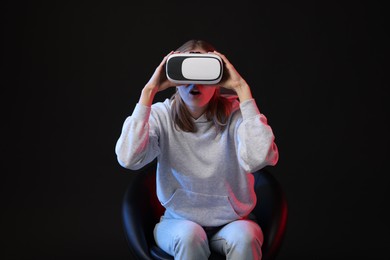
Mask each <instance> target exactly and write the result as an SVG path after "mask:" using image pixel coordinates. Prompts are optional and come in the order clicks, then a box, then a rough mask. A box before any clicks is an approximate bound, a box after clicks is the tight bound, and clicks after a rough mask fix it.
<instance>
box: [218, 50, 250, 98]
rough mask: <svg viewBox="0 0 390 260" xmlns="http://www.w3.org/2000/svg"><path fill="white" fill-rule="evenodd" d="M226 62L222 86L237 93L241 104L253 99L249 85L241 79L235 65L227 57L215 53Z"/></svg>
mask: <svg viewBox="0 0 390 260" xmlns="http://www.w3.org/2000/svg"><path fill="white" fill-rule="evenodd" d="M214 53H215V54H217V55H218V56H219V57H221V59H222V60H223V62H224V68H225V70H224V75H223V77H222V80H221V81H220V83H219V84H220V85H221V86H222V87H224V88H226V89H231V90H233V91H235V92H236V93H237V95H238V98H239V99H240V102H243V101H245V100H247V99H251V98H252V93H251V91H250V88H249V85H248V84H247V83H246V81H245V80H244V79H243V78H242V77H241V75H240V74H239V73H238V72H237V70H236V69H235V68H234V66H233V64H231V63H230V61H229V60H228V59H227V58H226V56H225V55H223V54H221V53H219V52H217V51H214Z"/></svg>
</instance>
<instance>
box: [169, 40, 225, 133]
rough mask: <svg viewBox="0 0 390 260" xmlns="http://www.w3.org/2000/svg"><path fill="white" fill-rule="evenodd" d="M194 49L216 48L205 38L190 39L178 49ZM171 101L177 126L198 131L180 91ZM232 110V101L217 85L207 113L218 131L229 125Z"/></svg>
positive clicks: (208, 49) (183, 50) (190, 130)
mask: <svg viewBox="0 0 390 260" xmlns="http://www.w3.org/2000/svg"><path fill="white" fill-rule="evenodd" d="M194 49H202V50H204V51H207V52H209V51H210V52H212V51H214V50H216V49H215V48H214V46H212V45H211V44H210V43H208V42H205V41H203V40H189V41H187V42H185V43H184V44H183V45H181V46H180V47H179V48H178V49H177V51H180V52H187V51H191V50H194ZM171 101H172V109H171V115H172V118H173V121H174V123H175V127H178V128H179V129H181V130H183V131H185V132H196V131H197V129H196V126H195V124H194V121H193V119H192V117H191V114H190V112H189V111H188V108H187V106H186V105H185V103H184V101H183V99H182V98H181V97H180V95H179V92H178V91H176V93H175V94H173V95H172V97H171ZM231 110H232V106H231V102H230V101H229V100H228V99H227V98H225V97H223V96H221V94H220V87H216V89H215V92H214V95H213V96H212V98H211V99H210V101H209V103H208V106H207V108H206V112H205V115H206V118H207V120H210V121H213V123H214V126H215V128H216V130H217V132H220V131H222V130H223V129H224V128H225V126H226V125H227V121H228V119H229V115H230V113H231Z"/></svg>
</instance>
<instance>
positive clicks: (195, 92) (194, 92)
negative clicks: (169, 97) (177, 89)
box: [190, 89, 201, 96]
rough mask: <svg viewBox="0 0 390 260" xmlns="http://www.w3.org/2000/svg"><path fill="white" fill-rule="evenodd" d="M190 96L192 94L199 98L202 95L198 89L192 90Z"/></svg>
mask: <svg viewBox="0 0 390 260" xmlns="http://www.w3.org/2000/svg"><path fill="white" fill-rule="evenodd" d="M190 94H191V95H194V96H197V95H200V94H201V93H200V91H199V90H197V89H192V90H191V91H190Z"/></svg>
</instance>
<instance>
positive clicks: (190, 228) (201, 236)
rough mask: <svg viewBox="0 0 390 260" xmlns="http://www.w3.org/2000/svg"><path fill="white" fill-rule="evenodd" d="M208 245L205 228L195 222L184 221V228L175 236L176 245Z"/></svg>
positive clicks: (193, 246)
mask: <svg viewBox="0 0 390 260" xmlns="http://www.w3.org/2000/svg"><path fill="white" fill-rule="evenodd" d="M207 245H208V241H207V235H206V233H205V231H204V230H203V228H202V227H201V226H200V225H198V224H196V223H193V222H190V221H189V222H186V223H183V226H182V229H181V230H180V232H179V233H177V234H176V237H175V247H176V248H177V247H182V246H184V247H187V246H191V247H192V248H202V247H204V246H207Z"/></svg>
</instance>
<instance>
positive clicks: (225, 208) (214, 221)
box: [163, 189, 241, 226]
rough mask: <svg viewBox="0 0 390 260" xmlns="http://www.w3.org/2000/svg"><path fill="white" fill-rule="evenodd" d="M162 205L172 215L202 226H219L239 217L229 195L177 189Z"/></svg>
mask: <svg viewBox="0 0 390 260" xmlns="http://www.w3.org/2000/svg"><path fill="white" fill-rule="evenodd" d="M163 206H164V207H165V208H166V209H167V210H168V211H169V213H170V214H171V215H173V217H176V218H184V219H188V220H191V221H194V222H197V223H198V224H200V225H202V226H220V225H223V224H226V223H228V222H230V221H233V220H236V219H240V218H241V217H240V216H239V215H238V214H237V213H236V211H235V210H234V208H233V206H232V204H231V202H230V200H229V197H228V196H221V195H210V194H203V193H196V192H192V191H186V190H183V189H177V190H176V191H175V192H174V194H173V195H172V197H171V198H170V199H169V200H168V201H167V202H165V203H163Z"/></svg>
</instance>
